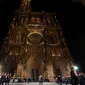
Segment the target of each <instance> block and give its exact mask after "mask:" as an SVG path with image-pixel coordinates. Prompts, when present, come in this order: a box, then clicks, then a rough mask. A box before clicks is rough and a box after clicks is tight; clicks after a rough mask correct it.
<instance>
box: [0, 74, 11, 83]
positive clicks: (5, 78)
mask: <svg viewBox="0 0 85 85" xmlns="http://www.w3.org/2000/svg"><path fill="white" fill-rule="evenodd" d="M10 78H11V74H10V73H4V72H2V73H1V72H0V85H3V84H5V85H9V82H10Z"/></svg>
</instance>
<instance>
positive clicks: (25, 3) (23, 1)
mask: <svg viewBox="0 0 85 85" xmlns="http://www.w3.org/2000/svg"><path fill="white" fill-rule="evenodd" d="M30 2H31V0H22V4H24V5H25V6H26V5H29V4H30Z"/></svg>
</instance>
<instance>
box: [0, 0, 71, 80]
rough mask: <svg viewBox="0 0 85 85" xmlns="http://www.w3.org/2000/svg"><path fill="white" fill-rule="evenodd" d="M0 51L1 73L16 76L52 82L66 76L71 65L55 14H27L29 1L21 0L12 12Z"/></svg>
mask: <svg viewBox="0 0 85 85" xmlns="http://www.w3.org/2000/svg"><path fill="white" fill-rule="evenodd" d="M2 49H3V50H2V52H1V53H0V54H1V56H3V59H2V60H3V65H4V67H5V68H4V70H5V71H7V72H11V71H12V72H16V76H18V77H23V76H24V77H32V78H33V79H34V80H36V79H37V78H38V76H39V75H43V77H45V78H48V79H50V80H53V78H54V77H55V76H57V75H58V74H60V73H61V74H62V75H65V74H66V73H68V74H69V72H70V68H71V65H72V58H71V55H70V52H69V50H68V47H67V45H66V42H65V39H64V36H63V33H62V28H61V27H60V25H59V23H58V21H57V17H56V14H55V13H45V12H31V6H30V0H22V4H21V6H20V8H19V9H18V10H16V12H15V16H14V18H13V21H12V23H11V24H10V30H9V33H8V36H7V37H6V39H5V42H4V44H3V46H2Z"/></svg>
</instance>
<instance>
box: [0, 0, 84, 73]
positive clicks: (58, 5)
mask: <svg viewBox="0 0 85 85" xmlns="http://www.w3.org/2000/svg"><path fill="white" fill-rule="evenodd" d="M73 1H74V2H73V3H71V4H70V3H68V2H65V1H64V0H32V10H33V11H40V12H41V11H42V10H44V11H46V12H56V13H57V17H58V21H59V23H60V25H61V27H62V28H63V31H64V35H65V39H66V42H67V45H68V47H69V50H70V52H71V55H72V56H73V59H74V61H75V62H76V64H77V65H78V66H79V68H80V70H82V71H85V68H84V64H85V31H84V30H85V8H84V5H83V4H81V3H79V2H75V1H79V0H73ZM19 5H20V0H0V43H1V44H0V45H2V43H3V42H2V40H3V39H4V38H5V36H6V35H7V33H8V30H9V29H8V26H9V24H10V22H11V20H12V18H13V16H14V10H16V9H17V8H19Z"/></svg>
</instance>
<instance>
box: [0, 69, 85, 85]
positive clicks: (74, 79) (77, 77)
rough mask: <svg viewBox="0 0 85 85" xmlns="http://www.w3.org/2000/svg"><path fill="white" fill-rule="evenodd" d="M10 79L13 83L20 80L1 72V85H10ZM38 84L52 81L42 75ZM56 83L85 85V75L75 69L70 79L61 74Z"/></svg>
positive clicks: (27, 80) (72, 70) (26, 80)
mask: <svg viewBox="0 0 85 85" xmlns="http://www.w3.org/2000/svg"><path fill="white" fill-rule="evenodd" d="M10 79H13V82H14V81H15V80H16V79H18V78H13V77H11V74H10V73H4V72H0V85H4V84H5V85H9V82H10ZM23 80H24V81H23V82H28V83H29V82H33V79H29V78H28V79H26V78H24V79H23ZM17 82H22V80H21V79H20V78H19V79H18V81H17ZM38 82H39V83H42V84H43V82H50V80H48V79H44V78H43V76H42V75H40V76H39V78H38ZM56 83H58V84H59V85H62V84H63V83H65V84H66V85H69V83H70V84H71V85H78V84H79V85H85V73H84V74H83V73H79V74H78V73H77V72H75V70H74V68H72V69H71V72H70V77H62V75H61V74H59V75H58V76H57V77H56Z"/></svg>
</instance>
